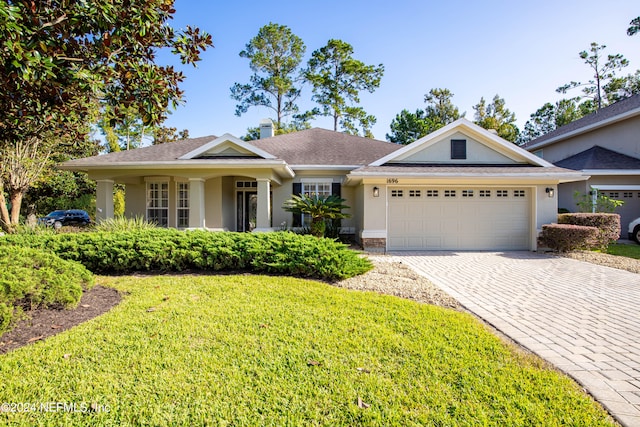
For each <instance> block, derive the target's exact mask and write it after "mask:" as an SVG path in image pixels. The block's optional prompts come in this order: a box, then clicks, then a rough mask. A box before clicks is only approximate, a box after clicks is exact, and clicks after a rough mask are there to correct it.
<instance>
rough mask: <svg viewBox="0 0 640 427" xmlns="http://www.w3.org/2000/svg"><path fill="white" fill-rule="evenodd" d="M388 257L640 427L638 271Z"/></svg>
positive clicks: (543, 258) (548, 259)
mask: <svg viewBox="0 0 640 427" xmlns="http://www.w3.org/2000/svg"><path fill="white" fill-rule="evenodd" d="M384 258H385V259H386V260H389V261H391V260H393V261H400V262H402V263H404V264H407V265H409V266H411V267H412V268H413V269H414V270H416V271H417V272H418V273H420V274H422V275H424V276H425V277H427V278H428V279H430V280H431V281H432V282H433V283H434V284H436V285H438V286H439V287H440V288H442V289H443V290H445V291H446V292H448V293H449V294H450V295H451V296H453V297H454V298H456V299H457V300H458V301H459V302H460V303H461V304H462V305H464V306H465V307H466V308H467V309H468V310H470V311H471V312H473V313H475V314H476V315H477V316H479V317H481V318H482V319H484V320H485V321H486V322H488V323H489V324H491V325H492V326H494V327H495V328H496V329H498V330H500V331H501V332H503V333H504V334H505V335H507V336H509V337H510V338H511V339H513V340H514V341H516V342H518V343H519V344H521V345H522V346H524V347H526V348H527V349H529V350H531V351H532V352H534V353H536V354H538V355H539V356H540V357H542V358H544V359H546V360H547V361H549V362H550V363H552V364H553V365H555V366H556V367H558V368H559V369H561V370H562V371H564V372H565V373H567V374H568V375H570V376H571V377H573V378H574V379H575V380H577V381H578V382H579V383H580V384H581V385H582V386H583V387H585V388H586V389H587V390H588V391H589V393H591V394H592V395H593V396H594V397H595V398H596V399H597V400H598V401H599V402H600V403H601V404H602V405H603V406H605V407H606V408H607V410H608V411H609V412H610V413H611V414H612V415H613V416H614V417H615V418H616V419H617V420H618V421H619V422H620V423H621V424H623V425H625V426H640V274H634V273H629V272H626V271H622V270H616V269H613V268H609V267H603V266H599V265H595V264H590V263H586V262H582V261H576V260H573V259H568V258H561V257H554V256H549V255H542V254H536V253H532V252H504V253H501V252H398V253H392V254H391V256H386V257H384ZM389 258H391V259H389Z"/></svg>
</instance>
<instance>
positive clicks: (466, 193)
mask: <svg viewBox="0 0 640 427" xmlns="http://www.w3.org/2000/svg"><path fill="white" fill-rule="evenodd" d="M462 197H473V190H462Z"/></svg>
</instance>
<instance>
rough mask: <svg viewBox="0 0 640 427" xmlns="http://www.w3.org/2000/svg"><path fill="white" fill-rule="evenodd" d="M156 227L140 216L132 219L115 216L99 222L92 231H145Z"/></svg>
mask: <svg viewBox="0 0 640 427" xmlns="http://www.w3.org/2000/svg"><path fill="white" fill-rule="evenodd" d="M157 227H158V226H157V225H156V224H155V223H153V222H149V221H147V220H146V219H145V218H144V217H142V216H136V217H134V218H125V217H123V216H116V217H114V218H107V219H103V220H100V221H99V222H98V223H97V224H96V225H95V226H94V227H93V229H94V230H95V231H131V230H146V229H150V228H157Z"/></svg>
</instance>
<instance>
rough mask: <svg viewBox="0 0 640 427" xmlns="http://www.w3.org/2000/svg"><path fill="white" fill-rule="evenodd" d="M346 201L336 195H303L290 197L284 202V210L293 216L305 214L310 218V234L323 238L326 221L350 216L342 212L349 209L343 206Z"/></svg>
mask: <svg viewBox="0 0 640 427" xmlns="http://www.w3.org/2000/svg"><path fill="white" fill-rule="evenodd" d="M345 201H346V200H345V199H343V198H341V197H340V196H338V195H335V194H332V195H330V196H326V197H324V196H317V195H312V196H307V195H305V194H299V195H295V194H293V195H292V196H291V199H289V200H287V201H286V202H284V206H283V208H284V210H285V211H287V212H292V213H294V214H305V215H309V217H311V234H312V235H314V236H316V237H323V236H324V232H325V229H326V225H327V224H326V222H327V220H334V219H341V218H349V217H350V216H351V215H349V214H347V213H344V212H342V210H343V209H349V207H348V206H346V205H345V204H344V202H345Z"/></svg>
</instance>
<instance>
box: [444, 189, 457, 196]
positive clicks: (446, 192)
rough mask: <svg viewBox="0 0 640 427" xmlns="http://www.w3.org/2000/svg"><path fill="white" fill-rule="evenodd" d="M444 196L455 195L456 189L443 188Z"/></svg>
mask: <svg viewBox="0 0 640 427" xmlns="http://www.w3.org/2000/svg"><path fill="white" fill-rule="evenodd" d="M444 197H456V190H444Z"/></svg>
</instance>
